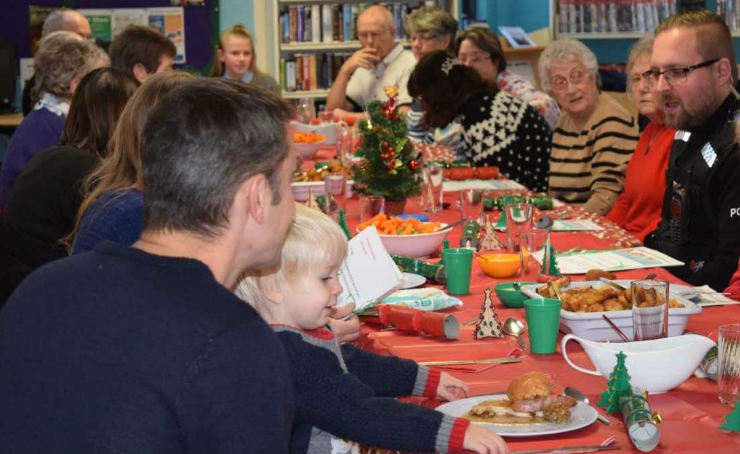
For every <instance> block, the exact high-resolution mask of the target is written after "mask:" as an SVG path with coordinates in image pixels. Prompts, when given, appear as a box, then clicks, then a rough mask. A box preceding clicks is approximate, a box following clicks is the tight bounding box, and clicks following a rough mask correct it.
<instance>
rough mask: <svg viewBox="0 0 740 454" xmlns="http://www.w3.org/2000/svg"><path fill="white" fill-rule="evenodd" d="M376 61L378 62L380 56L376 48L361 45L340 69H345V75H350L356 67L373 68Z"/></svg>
mask: <svg viewBox="0 0 740 454" xmlns="http://www.w3.org/2000/svg"><path fill="white" fill-rule="evenodd" d="M378 63H380V58H379V57H378V55H377V54H376V50H375V49H373V48H372V47H363V48H362V49H360V50H358V51H357V52H355V53H354V54H352V56H351V57H349V58H348V59H347V61H345V62H344V64H343V65H342V70H343V71H346V72H347V75H351V74H352V73H354V72H355V70H356V69H357V68H365V69H373V68H375V65H377V64H378Z"/></svg>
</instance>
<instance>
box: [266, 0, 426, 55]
mask: <svg viewBox="0 0 740 454" xmlns="http://www.w3.org/2000/svg"><path fill="white" fill-rule="evenodd" d="M407 3H408V2H400V1H397V2H385V3H384V4H385V6H386V7H387V8H388V10H389V11H390V12H391V13H392V14H393V24H394V26H395V29H396V38H397V39H402V38H403V30H404V23H405V22H406V16H407V15H408V14H409V12H410V9H411V8H412V7H411V6H408V5H407ZM373 4H374V3H373V2H363V3H346V2H337V3H324V4H321V5H317V4H306V5H303V4H298V5H293V4H290V5H282V7H281V9H280V16H279V17H280V30H281V33H280V41H281V42H282V43H284V44H285V43H302V42H313V43H321V42H324V43H330V42H341V41H354V40H357V30H356V25H355V24H356V23H357V16H358V15H360V14H361V13H362V12H363V11H364V10H365V8H367V7H368V6H370V5H373ZM416 6H418V5H416Z"/></svg>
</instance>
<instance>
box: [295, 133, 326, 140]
mask: <svg viewBox="0 0 740 454" xmlns="http://www.w3.org/2000/svg"><path fill="white" fill-rule="evenodd" d="M325 140H326V137H324V136H322V135H321V134H316V133H313V132H311V131H296V132H294V133H293V143H319V142H324V141H325Z"/></svg>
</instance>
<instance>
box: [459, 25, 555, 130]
mask: <svg viewBox="0 0 740 454" xmlns="http://www.w3.org/2000/svg"><path fill="white" fill-rule="evenodd" d="M455 54H457V58H459V59H460V61H461V62H462V64H463V65H465V66H469V67H471V68H474V69H475V70H477V71H478V74H480V77H481V78H482V79H483V82H485V83H487V84H489V85H496V86H498V88H500V89H502V90H504V91H505V92H507V93H509V94H510V95H514V96H516V97H517V98H521V99H523V100H524V101H526V102H527V103H529V104H531V105H532V107H534V108H535V109H537V111H538V112H539V113H540V115H542V116H543V117H544V118H545V120H546V121H547V124H549V125H550V128H552V129H555V125H556V124H557V122H558V118H559V117H560V108H559V107H558V103H557V102H556V101H555V100H554V99H552V97H550V96H549V95H548V94H547V93H543V92H541V91H539V90H537V88H536V87H535V86H534V85H532V84H531V83H530V82H529V81H528V80H527V79H525V78H524V77H522V76H520V75H518V74H515V73H512V72H511V71H508V70H507V69H506V55H505V54H504V49H503V48H502V47H501V42H500V41H499V39H498V36H496V33H494V31H493V30H491V29H490V28H485V27H472V28H469V29H467V30H465V31H463V32H460V34H458V35H457V38H456V39H455Z"/></svg>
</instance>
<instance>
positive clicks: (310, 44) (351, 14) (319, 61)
mask: <svg viewBox="0 0 740 454" xmlns="http://www.w3.org/2000/svg"><path fill="white" fill-rule="evenodd" d="M267 3H268V5H267V10H266V11H265V20H266V21H267V22H268V23H269V24H274V27H270V28H271V29H272V30H270V32H269V34H268V35H267V36H265V38H266V41H265V42H266V43H268V44H267V47H268V49H267V54H268V55H267V57H266V58H265V60H264V61H266V66H263V68H265V71H266V72H268V73H270V74H271V75H272V76H273V77H275V80H277V81H278V83H279V84H280V85H281V87H282V89H283V97H284V98H287V99H295V98H325V97H326V96H327V94H328V93H329V88H330V87H331V83H332V81H333V80H334V76H335V75H336V73H337V72H338V71H339V68H340V67H341V65H342V63H344V61H345V60H346V59H347V58H349V56H350V55H352V54H353V53H354V52H355V51H356V50H357V49H359V48H360V42H359V41H358V40H357V37H356V30H355V24H356V19H357V15H359V14H360V13H361V12H362V11H363V10H364V9H365V8H366V7H368V6H370V5H372V4H373V3H375V2H368V1H359V0H270V1H268V2H267ZM384 3H385V5H386V7H387V8H388V10H389V11H391V12H392V13H393V17H394V25H395V28H396V40H397V41H399V42H405V41H406V40H405V36H404V23H405V20H406V16H407V14H408V12H409V11H410V10H411V9H413V8H416V7H418V6H421V5H422V4H428V3H434V4H437V5H439V6H440V7H443V8H446V9H447V10H448V11H450V12H451V13H452V14H453V15H454V16H455V17H457V0H432V1H430V0H404V1H391V2H384ZM258 20H259V18H257V17H256V18H255V22H257V21H258ZM255 28H257V27H255Z"/></svg>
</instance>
